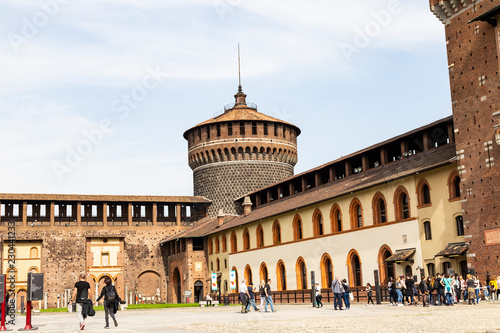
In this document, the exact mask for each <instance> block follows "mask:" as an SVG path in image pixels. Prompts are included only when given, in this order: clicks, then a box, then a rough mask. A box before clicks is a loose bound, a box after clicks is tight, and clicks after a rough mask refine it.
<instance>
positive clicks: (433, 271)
mask: <svg viewBox="0 0 500 333" xmlns="http://www.w3.org/2000/svg"><path fill="white" fill-rule="evenodd" d="M427 275H428V276H436V268H435V267H434V264H433V263H429V264H427Z"/></svg>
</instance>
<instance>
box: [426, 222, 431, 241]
mask: <svg viewBox="0 0 500 333" xmlns="http://www.w3.org/2000/svg"><path fill="white" fill-rule="evenodd" d="M424 235H425V240H431V239H432V232H431V222H430V221H425V222H424Z"/></svg>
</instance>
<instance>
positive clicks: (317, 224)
mask: <svg viewBox="0 0 500 333" xmlns="http://www.w3.org/2000/svg"><path fill="white" fill-rule="evenodd" d="M313 231H314V236H321V235H323V234H324V223H323V214H321V211H320V210H319V209H316V210H315V211H314V213H313Z"/></svg>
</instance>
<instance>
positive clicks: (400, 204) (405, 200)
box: [394, 186, 410, 221]
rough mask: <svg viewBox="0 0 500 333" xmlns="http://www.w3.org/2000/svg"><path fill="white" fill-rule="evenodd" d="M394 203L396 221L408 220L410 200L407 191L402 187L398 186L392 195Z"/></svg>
mask: <svg viewBox="0 0 500 333" xmlns="http://www.w3.org/2000/svg"><path fill="white" fill-rule="evenodd" d="M394 203H395V208H396V220H398V221H400V220H405V219H409V218H410V199H409V197H408V191H406V189H405V188H404V187H403V186H399V187H398V188H397V189H396V192H395V193H394Z"/></svg>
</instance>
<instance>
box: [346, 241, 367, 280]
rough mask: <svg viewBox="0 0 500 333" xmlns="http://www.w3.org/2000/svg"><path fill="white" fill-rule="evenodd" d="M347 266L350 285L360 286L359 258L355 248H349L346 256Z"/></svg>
mask: <svg viewBox="0 0 500 333" xmlns="http://www.w3.org/2000/svg"><path fill="white" fill-rule="evenodd" d="M347 267H348V268H349V283H350V284H351V286H357V287H359V286H362V285H363V279H362V273H361V260H360V259H359V254H358V252H357V251H356V250H351V252H349V255H348V256H347Z"/></svg>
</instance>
